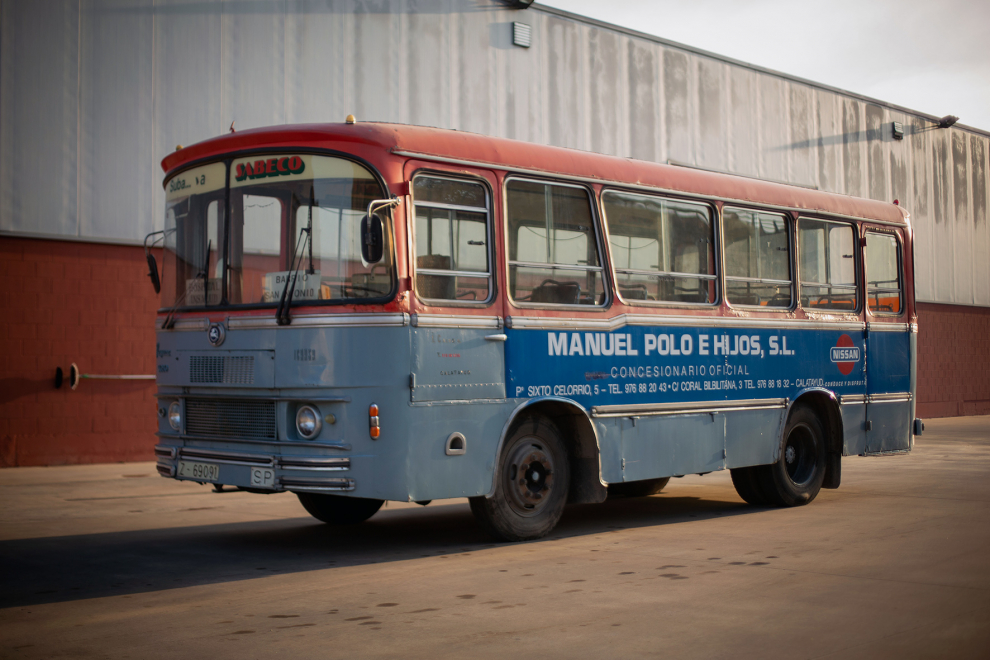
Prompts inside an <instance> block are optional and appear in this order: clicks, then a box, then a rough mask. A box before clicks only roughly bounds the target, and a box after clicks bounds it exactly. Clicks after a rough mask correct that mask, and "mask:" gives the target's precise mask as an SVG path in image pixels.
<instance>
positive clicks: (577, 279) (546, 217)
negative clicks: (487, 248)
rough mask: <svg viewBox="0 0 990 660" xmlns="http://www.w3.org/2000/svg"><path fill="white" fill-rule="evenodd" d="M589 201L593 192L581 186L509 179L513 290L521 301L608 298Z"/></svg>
mask: <svg viewBox="0 0 990 660" xmlns="http://www.w3.org/2000/svg"><path fill="white" fill-rule="evenodd" d="M590 202H591V200H590V198H589V197H588V192H587V191H586V190H585V189H584V188H580V187H577V186H567V185H563V184H548V183H537V182H535V181H522V180H511V181H509V182H508V183H507V184H506V204H507V209H508V210H507V213H508V218H509V226H508V237H507V238H508V242H509V294H510V295H511V296H512V298H513V299H514V300H515V301H516V302H523V303H540V304H559V305H601V304H604V302H605V288H604V283H603V279H602V277H603V275H602V267H601V261H600V260H599V257H598V240H597V238H596V234H595V225H594V220H593V219H592V218H593V216H592V214H591V203H590Z"/></svg>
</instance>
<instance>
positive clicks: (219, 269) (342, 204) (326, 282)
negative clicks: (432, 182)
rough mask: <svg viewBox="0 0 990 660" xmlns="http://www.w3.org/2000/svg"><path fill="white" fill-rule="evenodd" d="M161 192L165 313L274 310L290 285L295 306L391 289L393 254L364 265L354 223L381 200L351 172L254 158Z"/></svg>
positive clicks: (342, 164)
mask: <svg viewBox="0 0 990 660" xmlns="http://www.w3.org/2000/svg"><path fill="white" fill-rule="evenodd" d="M228 172H229V174H228ZM165 190H166V201H167V205H166V226H165V229H166V242H165V248H166V252H165V263H164V267H163V282H162V305H163V307H166V308H169V307H197V306H199V307H202V306H216V305H223V304H228V305H238V304H251V305H276V304H278V302H279V300H280V298H281V296H282V291H283V290H284V289H285V288H286V283H287V282H290V281H291V282H294V283H295V287H294V289H293V292H292V301H293V303H302V304H306V302H307V301H331V300H337V301H340V300H359V299H375V298H382V297H384V296H386V295H388V293H389V292H390V291H391V289H392V282H393V279H394V278H393V262H392V254H391V250H390V249H386V251H385V256H384V258H383V259H382V260H381V261H379V262H378V263H374V264H372V263H368V262H366V261H364V259H363V258H362V254H361V220H362V218H363V217H364V214H365V213H366V211H367V208H368V204H369V203H370V202H371V201H372V200H375V199H380V198H382V197H383V196H384V193H383V191H382V188H381V186H380V185H379V184H378V182H377V180H376V179H375V178H374V177H373V176H372V174H371V173H370V172H369V171H368V170H366V169H365V168H363V167H361V166H360V165H358V164H357V163H354V162H352V161H349V160H345V159H343V158H333V157H327V156H317V155H310V154H277V155H274V156H273V155H267V154H266V155H265V156H251V157H246V158H238V159H235V160H233V161H231V162H230V163H229V170H228V163H226V162H222V163H212V164H210V165H204V166H201V167H198V168H195V169H191V170H187V171H185V172H183V173H180V174H178V175H176V176H175V177H173V178H172V179H170V180H169V181H168V182H166V185H165ZM228 214H229V218H230V222H229V223H228V222H226V218H227V216H228ZM224 260H226V262H225V261H224Z"/></svg>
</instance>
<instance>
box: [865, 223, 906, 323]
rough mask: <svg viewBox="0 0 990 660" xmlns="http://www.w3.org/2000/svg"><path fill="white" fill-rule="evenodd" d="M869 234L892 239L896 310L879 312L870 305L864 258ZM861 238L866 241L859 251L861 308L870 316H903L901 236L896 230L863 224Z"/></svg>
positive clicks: (867, 271) (902, 248)
mask: <svg viewBox="0 0 990 660" xmlns="http://www.w3.org/2000/svg"><path fill="white" fill-rule="evenodd" d="M870 234H876V235H877V236H889V237H892V238H893V239H894V245H895V246H896V250H897V284H898V287H897V295H898V306H899V308H900V311H897V312H880V311H875V310H873V309H872V308H871V307H870V273H869V268H870V264H869V260H868V259H867V258H866V250H867V249H868V248H869V245H870ZM863 238H864V239H865V241H866V243H865V244H864V245H863V246H862V248H861V252H862V253H863V308H864V309H865V310H866V311H867V312H869V314H870V316H878V317H891V318H892V317H898V316H904V312H905V311H906V305H905V300H904V245H903V243H902V242H901V236H900V234H899V233H898V232H896V231H892V230H887V229H883V228H880V227H873V226H869V225H867V226H865V227H863ZM879 290H880V291H891V290H892V289H879Z"/></svg>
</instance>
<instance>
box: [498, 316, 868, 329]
mask: <svg viewBox="0 0 990 660" xmlns="http://www.w3.org/2000/svg"><path fill="white" fill-rule="evenodd" d="M505 325H506V327H507V328H513V329H517V330H519V329H532V330H546V329H557V328H566V329H569V330H597V331H602V330H618V329H619V328H622V327H624V326H627V325H645V326H664V325H671V326H692V327H694V326H697V327H708V328H715V327H739V328H780V327H781V326H783V327H788V328H791V327H793V328H795V329H802V330H845V331H851V332H857V331H859V332H861V331H862V330H863V329H864V328H865V324H864V323H862V322H861V321H856V322H845V323H829V322H826V321H805V320H802V319H751V318H745V319H733V318H724V317H699V316H653V315H649V314H620V315H618V316H614V317H612V318H608V319H587V318H554V317H546V316H540V317H534V316H509V317H506V319H505Z"/></svg>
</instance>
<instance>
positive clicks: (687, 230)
mask: <svg viewBox="0 0 990 660" xmlns="http://www.w3.org/2000/svg"><path fill="white" fill-rule="evenodd" d="M602 204H603V206H604V209H605V222H606V223H607V226H608V234H609V238H608V241H609V249H610V250H611V252H612V262H613V263H614V264H615V276H616V287H617V288H618V292H619V295H620V296H621V297H622V298H624V299H626V300H633V301H637V300H646V301H655V302H676V303H700V304H711V303H713V302H715V253H714V249H713V246H714V240H713V235H712V219H711V215H712V214H711V208H710V207H708V206H706V205H704V204H697V203H693V202H682V201H674V200H669V199H664V198H661V197H652V196H647V195H637V194H632V193H624V192H615V191H607V192H605V193H604V194H603V195H602Z"/></svg>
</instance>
